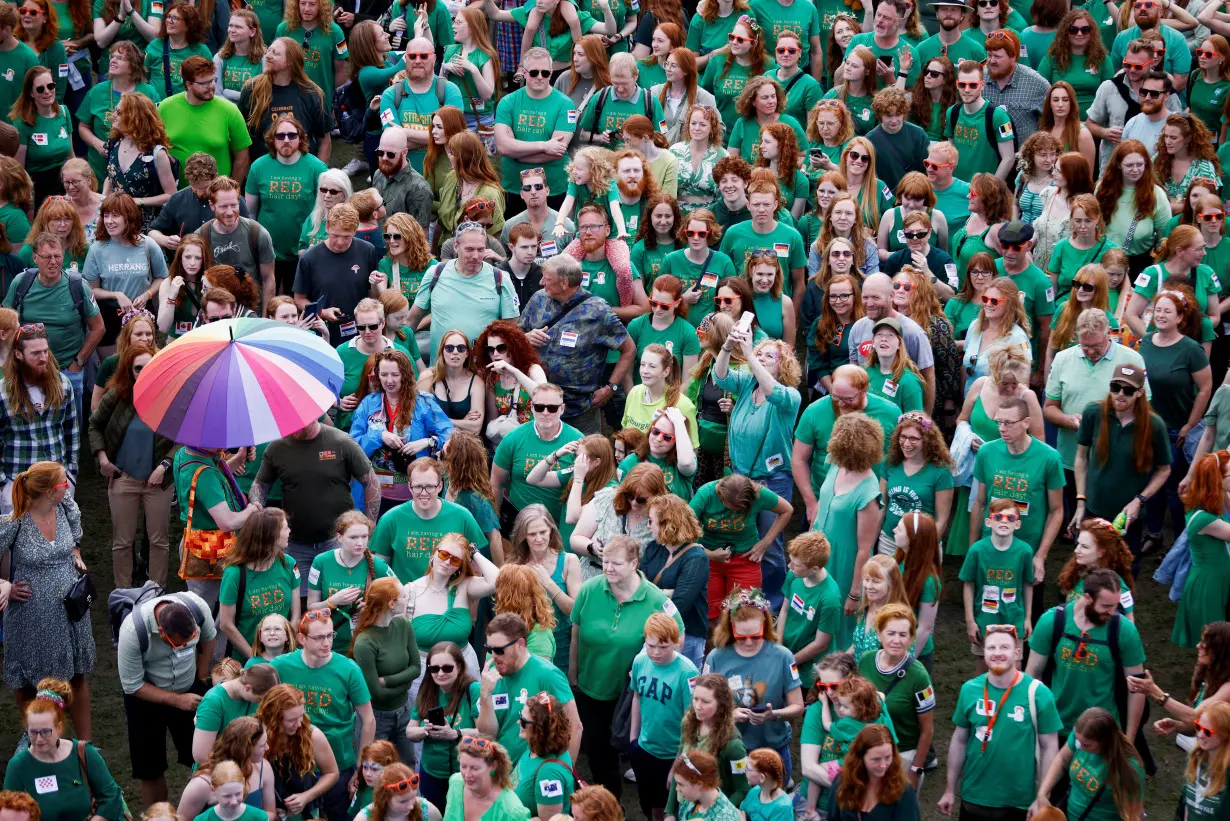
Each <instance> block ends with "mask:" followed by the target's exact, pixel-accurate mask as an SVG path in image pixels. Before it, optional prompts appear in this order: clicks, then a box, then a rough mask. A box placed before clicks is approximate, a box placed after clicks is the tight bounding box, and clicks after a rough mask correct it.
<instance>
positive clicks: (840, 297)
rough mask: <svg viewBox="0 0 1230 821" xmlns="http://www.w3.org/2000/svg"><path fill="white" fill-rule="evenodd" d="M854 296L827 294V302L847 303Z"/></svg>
mask: <svg viewBox="0 0 1230 821" xmlns="http://www.w3.org/2000/svg"><path fill="white" fill-rule="evenodd" d="M852 299H854V294H829V302H849V301H850V300H852Z"/></svg>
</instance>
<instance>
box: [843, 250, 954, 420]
mask: <svg viewBox="0 0 1230 821" xmlns="http://www.w3.org/2000/svg"><path fill="white" fill-rule="evenodd" d="M863 310H865V311H866V312H867V316H865V317H863V318H862V319H860V320H859V321H858V322H855V323H854V326H853V327H852V328H850V362H851V363H852V364H854V365H860V366H861V365H866V364H867V357H868V355H869V354H870V353H871V337H872V335H873V334H872V328H873V327H874V326H875V323H876V322H877V321H879V320H881V319H884V318H885V317H890V316H891V317H895V318H896V319H897V320H898V321H900V322H901V335H902V337H904V338H905V349H906V351H908V352H909V354H910V359H912V360H914V364H915V365H917V366H918V371H919V373H921V374H922V376H923V381H924V382H925V387H924V390H923V406H924V407H925V408H926V411H927V413H931V412H932V409H933V407H934V405H935V357H934V356H933V355H932V353H931V340H930V339H928V338H927V332H926V331H925V330H923V329H922V328H921V327H919V325H918V323H917V322H915V321H914V320H912V319H910V318H909V317H908V316H906V315H905V314H902V313H898V312H897V311H896V310H895V309H894V308H893V280H892V278H891V277H889V276H888V274H872V275H871V276H869V277H867V279H866V281H865V282H863Z"/></svg>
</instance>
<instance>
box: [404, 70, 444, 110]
mask: <svg viewBox="0 0 1230 821" xmlns="http://www.w3.org/2000/svg"><path fill="white" fill-rule="evenodd" d="M447 89H448V86H447V85H446V83H445V80H444V78H443V77H436V102H438V103H439V104H440V105H444V92H445V91H446V90H447ZM404 99H406V83H405V81H404V80H403V81H402V82H400V83H398V84H397V85H395V86H393V110H394V112H396V111H397V109H398V108H400V107H401V101H402V100H404Z"/></svg>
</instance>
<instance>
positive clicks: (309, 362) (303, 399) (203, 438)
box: [133, 317, 343, 449]
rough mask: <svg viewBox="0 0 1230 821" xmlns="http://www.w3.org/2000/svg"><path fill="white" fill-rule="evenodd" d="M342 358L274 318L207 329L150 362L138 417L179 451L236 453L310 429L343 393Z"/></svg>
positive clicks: (138, 388)
mask: <svg viewBox="0 0 1230 821" xmlns="http://www.w3.org/2000/svg"><path fill="white" fill-rule="evenodd" d="M342 373H343V368H342V360H341V358H340V357H338V355H337V352H336V351H334V350H333V348H331V347H330V346H329V344H328V342H326V341H324V340H322V339H321V338H320V337H318V336H316V334H313V333H310V332H308V331H305V330H303V329H301V328H296V327H295V326H293V325H288V324H286V323H284V322H275V321H274V320H272V319H256V318H252V317H244V318H240V319H224V320H221V321H218V322H214V323H211V324H209V325H202V326H201V327H199V328H195V329H193V330H192V331H190V332H188V333H187V334H184V335H183V336H181V337H179V338H178V339H176V340H175V341H174V342H172V343H171V344H170V345H168V346H167V347H166V348H165V349H163V350H161V351H159V352H158V354H157V355H156V356H155V357H154V358H153V359H152V360H150V363H149V364H148V365H146V366H145V368H144V369H143V370H142V371H141V374H140V376H139V377H138V378H137V382H136V385H135V386H134V388H133V404H134V405H135V407H136V409H137V414H138V415H139V416H140V417H141V419H142V420H143V421H144V422H145V424H147V425H149V426H150V427H151V428H153V429H154V430H155V431H157V432H158V433H160V434H162V435H163V436H165V437H167V438H168V439H171V440H172V441H174V442H178V443H179V444H182V445H191V446H193V447H199V448H228V449H229V448H237V447H247V446H250V445H260V444H264V443H265V442H272V441H273V440H275V439H280V438H281V437H283V436H286V435H288V434H291V433H294V432H295V431H297V430H301V429H302V428H304V427H306V426H307V425H308V424H309V423H310V422H312V420H314V419H318V418H320V415H321V414H322V413H324V412H325V410H327V409H328V408H329V407H331V406H332V405H333V404H334V402H335V401H336V400H337V398H338V395H339V392H340V391H341V387H342Z"/></svg>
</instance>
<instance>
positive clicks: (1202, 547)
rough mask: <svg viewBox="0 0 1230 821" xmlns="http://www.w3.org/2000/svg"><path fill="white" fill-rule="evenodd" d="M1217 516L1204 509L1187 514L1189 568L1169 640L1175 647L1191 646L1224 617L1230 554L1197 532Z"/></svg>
mask: <svg viewBox="0 0 1230 821" xmlns="http://www.w3.org/2000/svg"><path fill="white" fill-rule="evenodd" d="M1218 518H1219V517H1217V516H1214V515H1213V514H1212V513H1209V512H1208V511H1207V510H1189V511H1188V512H1187V529H1186V532H1187V540H1188V543H1189V544H1190V545H1191V551H1192V569H1191V570H1190V571H1189V572H1188V574H1187V584H1186V585H1184V587H1183V597H1182V598H1181V599H1179V614H1178V616H1177V617H1176V618H1175V622H1174V630H1173V631H1172V632H1171V634H1170V640H1171V641H1172V642H1174V643H1175V644H1176V645H1177V646H1179V647H1195V646H1196V644H1197V642H1199V641H1200V634H1201V633H1202V632H1203V631H1204V626H1205V625H1206V624H1209V623H1211V622H1215V621H1222V620H1224V619H1225V618H1226V602H1227V601H1230V553H1227V552H1226V543H1225V542H1223V541H1222V540H1221V539H1218V538H1216V537H1214V536H1202V535H1200V531H1201V530H1203V529H1204V528H1206V527H1208V526H1209V525H1210V524H1211V523H1213V522H1214V521H1216V520H1217V519H1218Z"/></svg>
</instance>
